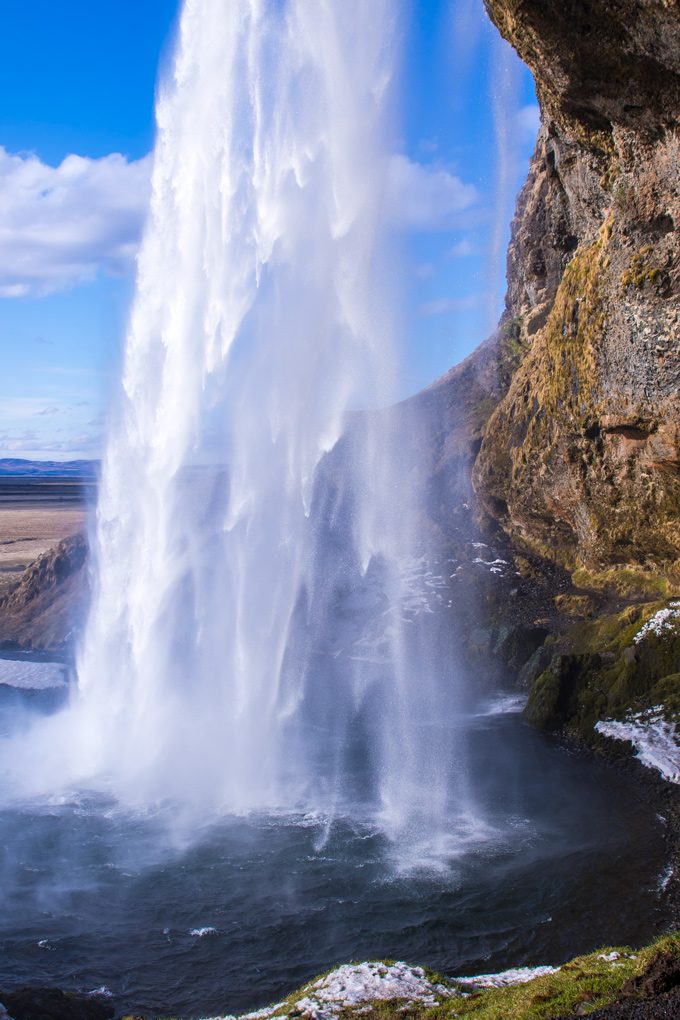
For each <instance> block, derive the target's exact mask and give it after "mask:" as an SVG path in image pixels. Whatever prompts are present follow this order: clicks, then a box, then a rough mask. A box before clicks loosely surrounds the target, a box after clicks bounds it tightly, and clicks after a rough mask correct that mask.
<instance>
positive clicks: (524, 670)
mask: <svg viewBox="0 0 680 1020" xmlns="http://www.w3.org/2000/svg"><path fill="white" fill-rule="evenodd" d="M485 2H486V6H487V9H488V13H489V15H490V17H491V18H492V20H493V21H494V22H495V24H496V25H497V27H498V28H499V30H500V31H501V33H502V34H503V35H504V36H505V37H506V39H508V40H509V42H510V43H511V44H512V45H513V46H514V47H515V48H516V50H517V51H518V53H519V55H520V56H521V57H522V59H523V60H525V62H526V63H527V64H528V65H529V67H530V68H531V70H532V71H533V73H534V76H535V80H536V87H537V94H538V97H539V102H540V106H541V128H540V132H539V135H538V139H537V143H536V150H535V153H534V156H533V158H532V161H531V165H530V169H529V174H528V177H527V180H526V183H525V184H524V187H523V188H522V190H521V192H520V195H519V198H518V201H517V207H516V214H515V218H514V221H513V224H512V236H511V242H510V247H509V251H508V260H507V279H508V289H507V295H506V306H505V312H504V314H503V316H502V319H501V322H500V323H499V326H498V330H497V332H496V334H495V336H493V337H492V338H491V339H490V340H489V341H487V342H486V344H484V345H482V347H481V348H480V349H479V350H478V351H477V352H475V353H474V354H473V355H472V356H471V357H470V358H469V359H468V360H467V362H465V363H464V364H463V365H462V366H459V367H457V368H456V369H453V370H452V371H451V372H449V373H448V374H447V375H446V376H444V377H443V378H442V379H441V380H439V381H438V382H437V383H436V384H435V385H434V386H432V387H430V388H429V389H428V390H426V391H425V392H424V393H423V394H421V395H419V396H418V397H417V398H416V401H418V402H419V403H420V405H421V407H423V408H426V409H427V410H428V413H430V414H431V415H432V418H433V421H434V422H435V425H434V426H433V428H432V444H431V445H432V452H431V454H430V455H431V457H432V470H431V480H430V486H431V488H432V490H433V492H435V493H436V494H438V498H437V499H435V500H432V499H431V504H432V509H431V510H430V514H431V515H432V513H433V511H436V512H438V513H439V520H440V522H441V524H440V526H441V529H442V532H443V533H444V534H447V533H448V534H453V532H454V531H455V527H454V522H455V519H456V513H457V512H458V511H457V507H458V506H459V505H460V502H461V501H462V500H465V501H466V504H467V505H468V506H469V507H470V508H471V511H472V515H473V516H474V518H475V523H476V526H477V528H478V529H479V533H480V535H482V536H490V537H486V541H492V542H493V543H494V544H495V546H496V547H497V548H501V549H502V552H501V555H502V556H504V557H505V558H507V559H509V560H510V561H511V563H512V566H513V567H514V568H516V571H513V572H512V573H513V575H514V576H516V577H517V580H516V581H515V582H514V586H513V587H512V588H510V586H509V585H507V584H506V585H505V586H503V585H502V584H499V585H498V586H497V589H496V592H495V594H490V593H489V592H487V593H486V594H485V596H484V602H485V612H486V617H487V623H488V625H489V626H490V627H492V628H494V631H493V633H494V634H495V635H496V636H497V635H502V634H504V633H505V634H506V635H507V634H508V633H511V627H512V625H513V623H516V622H517V621H518V620H519V623H520V624H521V626H522V628H524V632H525V633H526V632H527V631H526V628H527V627H529V628H530V630H531V629H532V628H533V631H532V632H533V633H534V634H538V633H540V632H541V630H542V629H543V628H545V630H544V633H547V634H548V637H547V639H546V642H545V644H544V645H543V646H542V647H539V648H536V649H534V647H533V646H532V647H531V648H530V649H529V651H530V652H531V653H532V654H531V658H530V660H529V661H528V662H526V663H524V664H522V657H521V656H520V658H519V659H516V661H515V662H514V663H513V662H512V661H510V662H508V663H507V664H509V665H511V666H514V667H515V668H518V667H519V669H520V678H521V679H522V680H523V681H524V682H525V683H526V684H527V685H529V686H531V685H533V690H532V695H531V699H530V703H529V708H528V714H529V717H530V718H531V719H532V721H534V722H535V723H537V724H538V725H541V726H543V727H545V728H548V729H553V730H563V731H565V732H569V733H572V734H574V735H577V736H578V737H580V738H584V737H585V739H586V740H588V741H589V742H591V743H594V744H596V745H597V743H598V740H600V743H604V739H603V738H599V737H598V736H597V734H596V732H595V731H594V728H593V727H594V723H595V722H596V721H597V720H598V719H603V718H606V717H609V716H615V717H618V718H624V717H626V715H627V714H628V715H630V713H631V712H644V711H646V710H649V708H650V706H651V705H652V704H658V701H659V700H663V701H664V703H665V704H666V706H667V708H668V710H669V713H670V715H671V716H672V717H673V718H675V719H676V720H677V719H680V711H679V709H680V703H679V704H676V702H677V695H678V684H679V683H680V681H679V679H678V677H679V676H680V674H678V670H680V661H678V660H677V655H678V650H679V649H680V626H678V627H677V628H675V629H674V627H671V628H670V629H668V630H664V631H663V633H659V634H656V633H654V632H653V630H652V631H651V632H650V633H649V634H647V633H645V636H644V639H643V640H639V641H638V640H637V635H639V634H640V632H641V631H644V629H645V627H646V626H647V624H648V622H649V621H651V620H653V619H656V618H657V616H658V614H659V613H662V614H663V613H669V614H670V617H669V618H672V619H673V620H674V619H675V617H676V616H678V615H680V614H678V613H677V612H676V609H674V608H668V607H669V605H670V606H671V607H672V606H673V605H674V604H673V603H672V602H671V601H670V600H671V599H672V597H673V596H674V595H675V596H677V594H678V592H679V591H680V303H679V301H678V297H679V295H680V245H679V244H678V234H677V226H678V224H680V123H679V119H680V5H679V4H678V2H677V0H540V2H539V0H485ZM442 478H446V479H447V485H446V486H443V485H442V482H441V481H440V479H442ZM442 494H443V495H442ZM442 508H443V509H442ZM447 515H448V517H447ZM511 596H513V597H511ZM478 601H479V600H478ZM532 614H534V615H535V616H536V617H537V618H535V619H534V620H533V621H532V619H531V616H532ZM676 630H677V631H678V633H676ZM463 633H464V634H465V633H466V631H465V629H464V631H463ZM494 640H496V642H497V637H496V638H494V637H493V635H492V642H493V641H494ZM505 643H506V646H508V647H511V648H512V647H514V646H515V645H516V644H517V642H515V641H513V640H512V639H510V640H509V641H508V639H507V638H506V640H505Z"/></svg>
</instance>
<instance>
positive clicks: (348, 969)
mask: <svg viewBox="0 0 680 1020" xmlns="http://www.w3.org/2000/svg"><path fill="white" fill-rule="evenodd" d="M304 992H305V994H304V995H303V996H302V998H300V999H298V1000H297V1001H296V1002H294V1003H293V1005H292V1010H293V1011H294V1013H295V1014H296V1015H297V1014H300V1013H303V1014H305V1015H306V1016H308V1017H310V1018H312V1020H333V1018H334V1017H337V1016H338V1015H339V1014H340V1013H341V1012H342V1011H343V1010H344V1009H346V1008H347V1007H352V1006H362V1005H363V1004H364V1003H370V1002H374V1001H375V1000H376V999H377V1000H383V1001H388V1000H390V999H406V1000H407V1001H408V1002H410V1003H413V1002H417V1003H420V1004H421V1005H424V1006H434V1005H436V1004H437V1002H439V1001H440V1000H441V999H443V998H451V997H452V996H454V995H456V994H457V992H456V990H455V989H454V988H450V987H448V986H446V985H441V984H435V983H434V982H432V981H430V980H429V979H428V978H427V977H426V975H425V971H424V970H423V968H422V967H410V966H409V965H408V964H406V963H393V964H389V965H388V964H386V963H379V962H369V963H359V964H345V965H344V966H342V967H337V968H336V969H335V970H333V971H331V973H330V974H327V975H326V977H324V978H320V979H319V980H318V981H315V982H314V983H313V984H311V985H307V986H306V988H305V989H304ZM282 1008H283V1003H278V1005H276V1006H270V1007H269V1008H268V1009H261V1010H258V1011H257V1012H255V1013H247V1014H245V1016H243V1017H241V1018H240V1020H266V1018H267V1017H272V1016H274V1014H277V1020H278V1017H281V1018H283V1014H280V1013H277V1011H278V1010H280V1009H282ZM211 1020H234V1018H232V1017H222V1018H217V1017H213V1018H211Z"/></svg>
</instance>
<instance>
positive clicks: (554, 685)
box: [525, 601, 680, 744]
mask: <svg viewBox="0 0 680 1020" xmlns="http://www.w3.org/2000/svg"><path fill="white" fill-rule="evenodd" d="M667 606H668V603H667V602H665V601H664V602H654V603H644V604H641V605H639V604H638V605H631V606H627V607H626V608H625V609H624V610H622V611H620V612H618V613H614V614H610V615H608V616H604V617H600V618H599V619H596V620H588V621H584V622H580V623H577V624H575V625H574V626H573V627H572V628H571V630H570V631H569V633H568V634H567V635H565V636H563V638H562V639H561V641H558V643H557V645H556V647H555V655H554V657H553V659H552V661H551V662H550V664H549V666H548V668H547V669H545V670H544V671H543V672H542V673H541V674H540V676H538V678H537V679H536V680H535V682H534V683H533V686H532V688H531V691H530V695H529V700H528V702H527V707H526V709H525V713H526V717H527V719H528V720H529V721H530V722H531V723H532V724H533V725H535V726H538V727H539V728H540V729H544V730H547V731H549V732H555V731H558V730H562V731H564V732H567V733H570V734H572V735H574V736H578V737H579V738H580V739H582V740H584V741H586V742H587V743H592V744H596V743H598V740H597V737H596V734H595V731H594V726H595V723H596V722H598V720H600V719H606V718H614V719H623V718H625V717H626V716H627V715H629V714H634V713H637V712H641V711H646V710H647V709H650V708H655V707H657V706H659V705H663V706H664V713H665V715H666V716H667V718H669V719H676V718H678V719H680V672H679V670H680V618H678V620H677V627H676V626H675V625H674V624H673V625H672V626H671V627H670V628H669V629H666V630H663V631H661V632H660V633H658V634H657V633H654V632H649V633H647V634H645V636H644V637H642V638H640V633H641V631H642V629H643V627H644V626H645V624H646V623H647V622H648V621H649V620H651V619H652V617H653V616H655V614H657V613H658V612H659V610H661V609H665V608H667ZM636 639H637V640H636Z"/></svg>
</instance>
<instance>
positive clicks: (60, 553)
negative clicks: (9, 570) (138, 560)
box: [0, 535, 89, 649]
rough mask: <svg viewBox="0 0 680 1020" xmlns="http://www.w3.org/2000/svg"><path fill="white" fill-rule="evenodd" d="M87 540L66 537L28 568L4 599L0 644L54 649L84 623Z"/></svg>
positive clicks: (66, 641) (76, 536)
mask: <svg viewBox="0 0 680 1020" xmlns="http://www.w3.org/2000/svg"><path fill="white" fill-rule="evenodd" d="M86 564H87V542H86V539H85V537H84V536H83V535H74V536H73V537H72V538H66V539H64V540H63V541H62V542H60V543H59V544H58V545H56V546H55V547H54V548H53V549H49V550H48V551H47V552H46V553H43V555H42V556H39V557H38V559H37V560H35V561H34V562H33V563H31V564H30V566H29V567H27V569H26V570H25V571H24V573H23V575H22V577H21V580H20V581H19V583H18V585H17V586H16V588H14V589H13V590H12V591H11V592H10V593H9V595H5V596H4V598H2V599H0V643H1V642H3V641H5V642H8V643H9V644H11V645H19V646H21V647H24V648H41V649H42V648H49V649H55V648H59V647H60V646H65V645H67V644H68V642H69V640H70V639H71V638H72V636H73V633H74V628H77V627H78V626H79V625H80V624H81V623H82V621H83V619H84V615H85V611H86V607H87V600H88V594H89V589H88V582H87V566H86Z"/></svg>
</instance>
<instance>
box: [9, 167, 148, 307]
mask: <svg viewBox="0 0 680 1020" xmlns="http://www.w3.org/2000/svg"><path fill="white" fill-rule="evenodd" d="M150 164H151V160H150V157H148V156H146V157H145V158H144V159H140V160H136V161H132V162H129V161H128V160H127V159H126V158H125V157H124V156H121V155H120V154H119V153H112V154H111V155H109V156H103V157H102V158H101V159H85V158H83V157H82V156H73V155H72V156H67V157H66V158H65V159H64V161H63V162H62V163H61V165H60V166H58V167H51V166H48V165H47V164H46V163H43V162H42V161H41V160H40V159H38V157H37V156H35V155H30V154H29V155H13V154H11V153H9V152H7V151H6V150H5V149H4V148H2V147H0V297H22V296H25V295H32V296H35V295H42V294H48V293H51V292H54V291H58V290H63V289H64V288H66V287H70V286H72V285H74V284H77V283H81V282H83V281H85V280H90V279H92V278H93V277H94V276H96V274H97V273H98V272H99V271H100V270H101V271H104V272H106V273H113V274H119V273H123V272H126V271H127V270H128V269H129V268H130V264H131V261H132V260H133V259H134V256H135V253H136V251H137V246H138V243H139V238H140V234H141V228H142V224H143V221H144V217H145V214H146V208H147V205H148V200H149V187H150V185H149V176H150Z"/></svg>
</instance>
